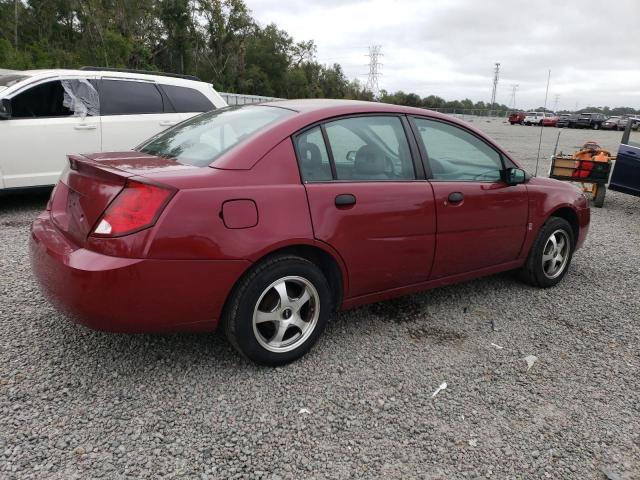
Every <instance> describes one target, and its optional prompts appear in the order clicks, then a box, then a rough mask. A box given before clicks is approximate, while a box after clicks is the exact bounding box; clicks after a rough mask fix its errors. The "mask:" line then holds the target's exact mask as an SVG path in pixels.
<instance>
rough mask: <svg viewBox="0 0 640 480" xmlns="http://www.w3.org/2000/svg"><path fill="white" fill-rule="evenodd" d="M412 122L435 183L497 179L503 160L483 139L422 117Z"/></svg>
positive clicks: (460, 129) (498, 178)
mask: <svg viewBox="0 0 640 480" xmlns="http://www.w3.org/2000/svg"><path fill="white" fill-rule="evenodd" d="M415 123H416V127H417V128H418V132H419V133H420V139H421V140H422V142H423V144H424V148H425V150H426V152H427V157H428V159H429V166H430V167H431V174H432V178H433V179H434V180H452V181H453V180H467V181H481V182H495V181H499V180H500V178H501V171H502V158H501V156H500V154H499V153H498V152H496V151H495V150H494V149H493V148H491V147H490V146H489V145H487V144H486V143H485V142H484V141H483V140H481V139H479V138H478V137H476V136H475V135H472V134H471V133H469V132H467V131H466V130H464V129H462V128H460V127H456V126H454V125H450V124H448V123H443V122H438V121H435V120H426V119H423V118H415Z"/></svg>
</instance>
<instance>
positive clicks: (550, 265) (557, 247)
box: [520, 217, 575, 288]
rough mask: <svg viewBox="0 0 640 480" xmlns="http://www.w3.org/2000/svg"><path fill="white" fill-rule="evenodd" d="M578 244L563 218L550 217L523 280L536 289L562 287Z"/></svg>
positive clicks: (522, 276)
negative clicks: (561, 282)
mask: <svg viewBox="0 0 640 480" xmlns="http://www.w3.org/2000/svg"><path fill="white" fill-rule="evenodd" d="M574 245H575V240H574V238H573V230H572V229H571V225H569V222H567V221H566V220H565V219H564V218H559V217H550V218H549V219H548V220H547V221H546V222H545V224H544V225H543V226H542V227H541V228H540V231H539V232H538V236H537V237H536V239H535V241H534V242H533V245H532V246H531V250H530V251H529V256H528V257H527V262H526V263H525V265H524V266H523V267H522V269H521V270H520V278H521V279H522V280H523V281H524V282H526V283H528V284H529V285H533V286H534V287H540V288H548V287H553V286H554V285H557V284H558V283H560V281H561V280H562V279H563V278H564V276H565V275H566V273H567V270H568V269H569V265H570V264H571V258H572V256H573V248H574Z"/></svg>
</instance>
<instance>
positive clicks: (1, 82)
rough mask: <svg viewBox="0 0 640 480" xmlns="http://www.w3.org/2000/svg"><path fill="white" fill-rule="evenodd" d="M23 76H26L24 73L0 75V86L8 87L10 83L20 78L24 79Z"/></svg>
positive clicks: (12, 83) (14, 82) (16, 81)
mask: <svg viewBox="0 0 640 480" xmlns="http://www.w3.org/2000/svg"><path fill="white" fill-rule="evenodd" d="M25 78H27V76H26V75H16V74H13V73H7V74H5V75H0V87H5V88H8V87H10V86H11V85H14V84H16V83H18V82H19V81H20V80H24V79H25Z"/></svg>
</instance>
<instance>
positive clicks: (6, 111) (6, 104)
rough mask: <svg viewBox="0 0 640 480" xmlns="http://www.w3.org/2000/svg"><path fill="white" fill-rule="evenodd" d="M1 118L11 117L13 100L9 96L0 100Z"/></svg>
mask: <svg viewBox="0 0 640 480" xmlns="http://www.w3.org/2000/svg"><path fill="white" fill-rule="evenodd" d="M0 118H4V119H7V118H11V100H9V99H8V98H3V99H2V100H0Z"/></svg>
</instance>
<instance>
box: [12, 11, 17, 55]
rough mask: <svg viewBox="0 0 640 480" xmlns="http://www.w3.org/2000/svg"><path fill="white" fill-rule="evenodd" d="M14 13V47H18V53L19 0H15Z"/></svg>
mask: <svg viewBox="0 0 640 480" xmlns="http://www.w3.org/2000/svg"><path fill="white" fill-rule="evenodd" d="M13 14H14V23H13V47H14V48H15V49H16V53H18V0H13Z"/></svg>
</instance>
